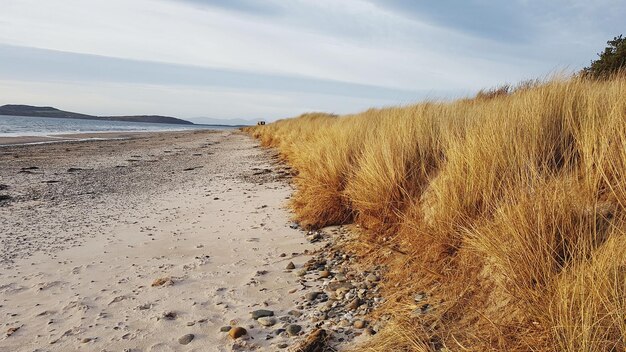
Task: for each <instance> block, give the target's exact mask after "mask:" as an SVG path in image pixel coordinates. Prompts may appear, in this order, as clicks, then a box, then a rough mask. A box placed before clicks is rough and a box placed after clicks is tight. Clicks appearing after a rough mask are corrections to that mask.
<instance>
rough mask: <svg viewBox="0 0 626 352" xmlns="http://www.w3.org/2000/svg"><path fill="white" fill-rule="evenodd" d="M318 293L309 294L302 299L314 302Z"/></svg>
mask: <svg viewBox="0 0 626 352" xmlns="http://www.w3.org/2000/svg"><path fill="white" fill-rule="evenodd" d="M320 293H321V292H317V291H313V292H309V293H307V294H306V295H305V296H304V298H305V299H306V300H307V301H309V302H312V301H315V299H316V298H317V296H319V294H320Z"/></svg>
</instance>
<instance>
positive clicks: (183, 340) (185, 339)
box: [178, 334, 195, 345]
mask: <svg viewBox="0 0 626 352" xmlns="http://www.w3.org/2000/svg"><path fill="white" fill-rule="evenodd" d="M194 337H195V335H194V334H187V335H183V336H181V337H180V338H179V339H178V343H180V344H181V345H187V344H189V343H190V342H191V341H192V340H193V338H194Z"/></svg>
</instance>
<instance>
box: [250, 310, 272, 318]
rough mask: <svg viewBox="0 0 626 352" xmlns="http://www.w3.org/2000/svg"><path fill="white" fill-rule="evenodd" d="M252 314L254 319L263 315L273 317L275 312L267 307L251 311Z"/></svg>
mask: <svg viewBox="0 0 626 352" xmlns="http://www.w3.org/2000/svg"><path fill="white" fill-rule="evenodd" d="M250 314H251V315H252V319H259V318H263V317H272V316H274V312H273V311H271V310H267V309H257V310H255V311H253V312H251V313H250Z"/></svg>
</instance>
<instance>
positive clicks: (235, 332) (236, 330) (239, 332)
mask: <svg viewBox="0 0 626 352" xmlns="http://www.w3.org/2000/svg"><path fill="white" fill-rule="evenodd" d="M246 334H248V331H246V329H244V328H242V327H241V326H235V327H233V328H232V329H230V331H229V332H228V336H230V337H231V338H232V339H233V340H235V339H238V338H240V337H242V336H243V335H246Z"/></svg>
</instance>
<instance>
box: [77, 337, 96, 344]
mask: <svg viewBox="0 0 626 352" xmlns="http://www.w3.org/2000/svg"><path fill="white" fill-rule="evenodd" d="M91 340H93V339H92V338H91V337H85V338H84V339H82V340H80V342H82V343H87V342H89V341H91Z"/></svg>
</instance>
